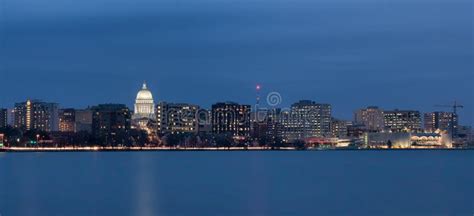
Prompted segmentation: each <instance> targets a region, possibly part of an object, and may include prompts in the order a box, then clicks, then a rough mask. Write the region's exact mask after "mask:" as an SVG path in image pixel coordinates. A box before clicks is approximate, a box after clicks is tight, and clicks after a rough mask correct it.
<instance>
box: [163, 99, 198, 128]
mask: <svg viewBox="0 0 474 216" xmlns="http://www.w3.org/2000/svg"><path fill="white" fill-rule="evenodd" d="M198 111H199V106H197V105H193V104H185V103H166V102H160V103H158V105H157V106H156V114H157V120H156V121H157V124H158V132H159V133H161V134H166V133H171V134H183V133H198V131H199V125H198Z"/></svg>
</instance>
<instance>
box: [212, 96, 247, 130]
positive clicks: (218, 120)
mask: <svg viewBox="0 0 474 216" xmlns="http://www.w3.org/2000/svg"><path fill="white" fill-rule="evenodd" d="M211 110H212V132H213V133H214V134H230V135H232V136H234V137H241V138H248V137H249V136H250V112H251V107H250V105H241V104H237V103H234V102H224V103H216V104H214V105H212V109H211Z"/></svg>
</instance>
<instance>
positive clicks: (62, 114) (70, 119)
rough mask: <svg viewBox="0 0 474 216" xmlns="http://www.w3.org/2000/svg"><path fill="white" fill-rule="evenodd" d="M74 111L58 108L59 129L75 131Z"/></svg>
mask: <svg viewBox="0 0 474 216" xmlns="http://www.w3.org/2000/svg"><path fill="white" fill-rule="evenodd" d="M75 124H76V111H75V110H74V109H60V110H59V131H61V132H75V131H76V129H75Z"/></svg>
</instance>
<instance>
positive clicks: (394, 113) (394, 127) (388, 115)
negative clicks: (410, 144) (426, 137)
mask: <svg viewBox="0 0 474 216" xmlns="http://www.w3.org/2000/svg"><path fill="white" fill-rule="evenodd" d="M384 124H385V128H386V129H388V130H390V131H392V132H420V131H421V114H420V112H419V111H415V110H398V109H396V110H391V111H384Z"/></svg>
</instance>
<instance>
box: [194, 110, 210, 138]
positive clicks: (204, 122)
mask: <svg viewBox="0 0 474 216" xmlns="http://www.w3.org/2000/svg"><path fill="white" fill-rule="evenodd" d="M197 121H198V133H200V134H211V133H212V111H211V110H208V109H203V108H201V109H199V110H198V113H197Z"/></svg>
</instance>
